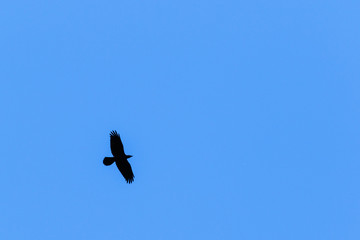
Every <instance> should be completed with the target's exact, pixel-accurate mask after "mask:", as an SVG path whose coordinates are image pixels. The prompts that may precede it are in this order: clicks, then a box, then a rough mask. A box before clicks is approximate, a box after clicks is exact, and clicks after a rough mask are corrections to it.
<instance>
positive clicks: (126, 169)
mask: <svg viewBox="0 0 360 240" xmlns="http://www.w3.org/2000/svg"><path fill="white" fill-rule="evenodd" d="M110 148H111V153H112V155H113V156H114V157H105V158H104V161H103V163H104V165H105V166H110V165H111V164H113V163H114V162H115V163H116V166H117V167H118V169H119V171H120V172H121V174H122V175H123V176H124V178H125V180H126V182H127V183H132V182H133V181H134V174H133V172H132V169H131V166H130V163H129V162H128V160H127V159H128V158H131V157H132V156H131V155H126V154H125V152H124V146H123V144H122V142H121V139H120V135H119V134H118V133H117V132H116V131H111V132H110Z"/></svg>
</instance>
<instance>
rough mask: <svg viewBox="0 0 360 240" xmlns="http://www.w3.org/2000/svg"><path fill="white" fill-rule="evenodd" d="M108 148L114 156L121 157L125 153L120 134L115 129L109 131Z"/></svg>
mask: <svg viewBox="0 0 360 240" xmlns="http://www.w3.org/2000/svg"><path fill="white" fill-rule="evenodd" d="M110 148H111V153H112V154H113V155H114V157H121V156H124V155H125V152H124V146H123V144H122V142H121V139H120V135H119V134H118V133H117V132H116V131H111V133H110Z"/></svg>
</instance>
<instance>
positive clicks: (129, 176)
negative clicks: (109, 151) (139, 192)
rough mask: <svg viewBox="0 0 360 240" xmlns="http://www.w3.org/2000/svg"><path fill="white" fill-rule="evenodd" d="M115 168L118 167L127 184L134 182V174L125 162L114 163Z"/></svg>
mask: <svg viewBox="0 0 360 240" xmlns="http://www.w3.org/2000/svg"><path fill="white" fill-rule="evenodd" d="M116 166H117V167H118V169H119V171H120V172H121V174H122V175H123V176H124V178H125V180H126V182H127V183H132V182H133V181H134V177H135V176H134V173H133V171H132V169H131V165H130V163H129V162H128V161H127V160H124V161H116Z"/></svg>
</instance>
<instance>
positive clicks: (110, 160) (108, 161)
mask: <svg viewBox="0 0 360 240" xmlns="http://www.w3.org/2000/svg"><path fill="white" fill-rule="evenodd" d="M114 162H115V158H113V157H105V158H104V160H103V163H104V165H105V166H110V165H111V164H113V163H114Z"/></svg>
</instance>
